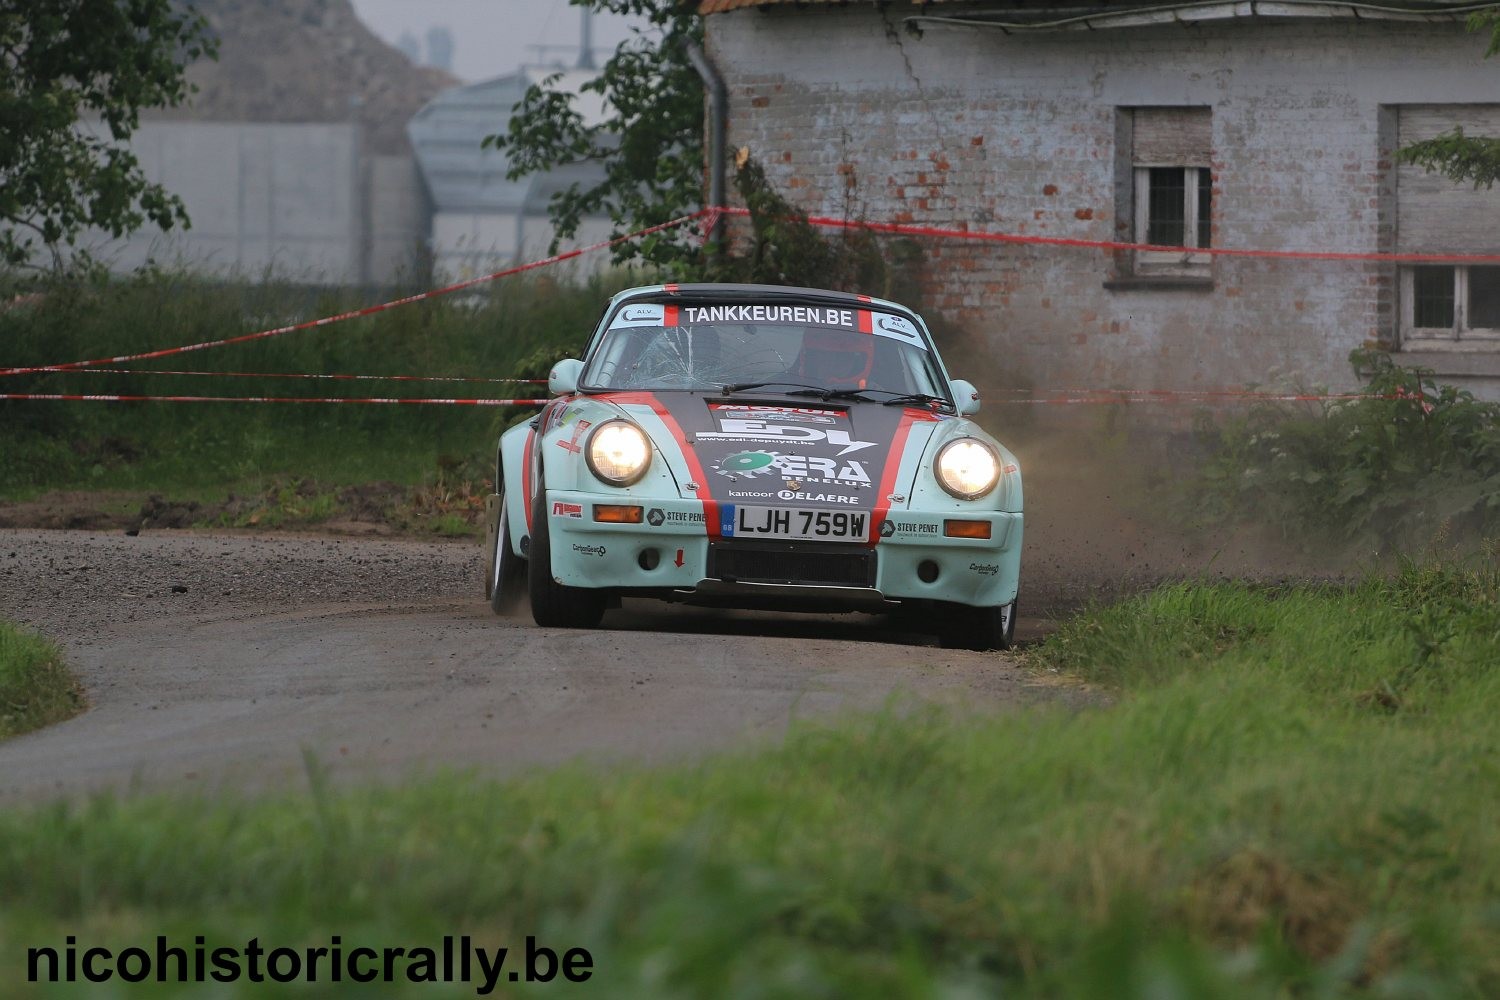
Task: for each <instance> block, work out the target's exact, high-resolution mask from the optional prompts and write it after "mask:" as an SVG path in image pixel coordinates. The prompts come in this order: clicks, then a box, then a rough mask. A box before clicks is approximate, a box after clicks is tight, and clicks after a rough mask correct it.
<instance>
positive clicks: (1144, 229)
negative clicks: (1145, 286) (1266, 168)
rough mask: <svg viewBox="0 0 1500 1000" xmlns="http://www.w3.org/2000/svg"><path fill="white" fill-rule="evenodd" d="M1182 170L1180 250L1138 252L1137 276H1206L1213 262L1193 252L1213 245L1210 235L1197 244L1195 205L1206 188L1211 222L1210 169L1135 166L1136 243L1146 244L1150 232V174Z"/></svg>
mask: <svg viewBox="0 0 1500 1000" xmlns="http://www.w3.org/2000/svg"><path fill="white" fill-rule="evenodd" d="M1162 168H1166V169H1171V170H1181V171H1182V172H1183V184H1182V199H1183V216H1182V218H1183V222H1182V232H1183V239H1184V240H1185V241H1188V240H1190V241H1192V242H1184V243H1183V248H1182V250H1181V251H1177V250H1137V251H1136V252H1135V264H1136V268H1137V273H1145V274H1161V273H1171V274H1192V275H1203V276H1207V274H1208V269H1209V265H1210V264H1211V263H1212V262H1213V255H1212V254H1208V253H1197V252H1195V251H1200V250H1205V249H1208V248H1209V247H1211V246H1212V239H1213V237H1212V234H1211V232H1210V236H1209V242H1208V243H1200V242H1199V239H1200V233H1201V228H1200V222H1201V221H1202V220H1201V218H1200V216H1199V212H1198V203H1199V199H1200V196H1201V195H1202V188H1203V186H1205V185H1207V187H1208V190H1209V220H1210V225H1211V224H1212V219H1213V170H1212V168H1210V167H1204V166H1191V165H1189V164H1185V163H1134V164H1133V165H1132V169H1133V170H1134V180H1135V198H1134V201H1135V229H1134V234H1135V242H1136V243H1147V242H1148V240H1147V236H1148V235H1149V234H1150V232H1151V171H1152V170H1156V169H1162Z"/></svg>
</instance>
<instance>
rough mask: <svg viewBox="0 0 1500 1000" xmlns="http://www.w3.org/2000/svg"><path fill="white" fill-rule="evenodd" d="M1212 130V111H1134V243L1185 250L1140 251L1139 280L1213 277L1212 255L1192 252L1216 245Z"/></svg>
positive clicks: (1137, 270)
mask: <svg viewBox="0 0 1500 1000" xmlns="http://www.w3.org/2000/svg"><path fill="white" fill-rule="evenodd" d="M1212 126H1213V118H1212V113H1211V112H1210V110H1209V109H1208V108H1134V109H1132V110H1131V157H1130V158H1131V166H1132V171H1133V174H1134V199H1133V200H1134V223H1135V225H1134V230H1133V234H1132V238H1133V242H1136V243H1149V244H1151V245H1152V246H1159V247H1181V248H1182V249H1181V250H1180V251H1157V250H1142V251H1138V252H1137V253H1136V254H1135V261H1134V269H1135V273H1136V275H1137V276H1150V275H1170V276H1179V277H1203V278H1207V277H1208V276H1209V264H1210V257H1209V255H1208V254H1205V253H1195V252H1194V251H1196V250H1201V249H1204V248H1207V247H1209V246H1211V245H1212V232H1213V173H1212V171H1211V170H1210V169H1209V150H1210V145H1211V142H1212V131H1213V129H1212Z"/></svg>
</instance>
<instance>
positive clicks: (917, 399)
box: [880, 392, 953, 410]
mask: <svg viewBox="0 0 1500 1000" xmlns="http://www.w3.org/2000/svg"><path fill="white" fill-rule="evenodd" d="M880 402H881V404H882V405H884V406H911V405H916V406H931V405H932V404H933V403H937V404H939V405H940V406H942V407H944V408H945V409H950V410H951V409H953V404H952V403H950V402H948V401H947V400H946V399H944V398H943V397H942V396H934V395H932V394H931V393H927V392H906V393H902V394H901V395H899V396H892V397H891V398H890V399H882V400H881V401H880Z"/></svg>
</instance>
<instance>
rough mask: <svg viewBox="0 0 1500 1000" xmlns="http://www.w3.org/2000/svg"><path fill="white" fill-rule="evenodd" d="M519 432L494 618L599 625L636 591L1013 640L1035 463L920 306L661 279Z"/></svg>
mask: <svg viewBox="0 0 1500 1000" xmlns="http://www.w3.org/2000/svg"><path fill="white" fill-rule="evenodd" d="M548 382H549V388H550V390H551V393H552V395H553V399H552V400H551V401H550V402H549V403H548V404H547V406H546V408H545V409H544V410H542V412H541V414H540V415H539V416H537V417H536V419H534V420H532V421H531V422H530V423H528V424H521V425H518V426H516V427H512V428H511V429H510V430H508V431H506V432H505V433H504V435H502V436H501V438H500V447H499V454H498V457H497V460H496V468H495V491H494V494H493V495H492V496H491V497H490V499H489V538H488V543H487V544H488V552H489V560H488V570H487V572H486V577H485V589H486V592H487V594H488V596H489V598H490V603H491V606H492V607H493V608H494V609H495V610H496V611H497V612H499V611H504V610H507V609H508V608H510V607H513V606H515V605H517V604H518V603H519V602H520V601H521V600H523V599H529V601H530V604H531V613H532V616H533V617H534V618H535V619H536V622H537V624H539V625H544V626H551V627H562V628H591V627H593V626H595V625H597V624H598V623H599V621H600V619H601V618H602V616H603V614H604V611H605V609H606V607H608V606H611V605H613V604H616V603H617V602H618V598H620V597H641V598H656V599H661V600H666V601H677V602H683V603H688V604H699V605H712V606H720V607H736V608H766V609H781V610H788V611H803V612H828V611H866V612H876V613H880V612H897V611H905V612H915V614H905V615H903V618H905V619H906V620H907V621H909V622H915V623H919V627H923V628H926V629H928V630H930V631H932V632H934V633H936V635H937V636H938V638H939V640H940V641H941V642H942V644H943V645H945V646H950V647H962V648H971V649H992V648H999V649H1004V648H1006V647H1007V646H1009V645H1010V643H1011V639H1012V636H1013V635H1014V630H1015V610H1016V591H1017V587H1018V583H1019V579H1020V566H1021V472H1020V469H1019V467H1018V466H1017V463H1016V459H1015V456H1013V455H1012V454H1011V453H1010V452H1008V451H1006V450H1005V448H1004V447H1002V446H1001V445H1000V443H999V442H997V441H996V440H995V439H994V438H992V437H990V436H989V435H988V434H986V433H985V432H984V431H983V430H981V429H980V428H979V427H978V426H977V425H976V424H975V423H974V422H973V421H972V420H970V419H969V417H970V415H971V414H973V413H974V412H975V411H977V410H978V409H979V395H978V393H977V392H976V391H975V389H974V387H973V386H972V385H971V384H970V383H968V382H966V381H963V380H962V379H950V378H949V377H948V372H947V370H946V369H945V368H944V366H943V362H942V359H941V358H940V357H938V353H937V349H936V348H935V347H934V345H933V342H932V337H931V335H930V334H929V333H928V330H927V327H926V325H925V324H924V323H923V322H922V319H921V317H919V316H918V315H917V314H916V313H914V312H912V311H911V310H909V309H907V308H905V307H904V306H900V305H897V304H895V303H894V302H886V301H882V300H880V299H874V298H870V297H868V296H864V295H851V294H848V293H844V292H829V291H819V290H815V289H809V288H785V287H777V286H762V285H719V284H699V285H688V284H684V285H653V286H650V287H645V288H632V289H629V290H627V291H624V292H621V293H620V294H618V295H616V296H615V297H614V298H613V299H611V300H610V302H609V306H608V308H606V310H605V312H604V316H603V319H602V320H601V321H600V323H599V326H598V328H597V329H596V330H595V331H594V335H593V337H592V339H591V340H590V341H589V344H588V348H587V349H586V351H585V352H584V357H583V359H582V360H575V359H570V360H566V361H561V362H558V364H557V365H556V366H555V367H554V368H553V369H552V373H551V376H550V378H549V380H548Z"/></svg>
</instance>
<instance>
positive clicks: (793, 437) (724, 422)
mask: <svg viewBox="0 0 1500 1000" xmlns="http://www.w3.org/2000/svg"><path fill="white" fill-rule="evenodd" d="M698 440H699V441H756V442H760V441H765V442H780V443H786V444H795V443H797V442H808V443H817V442H827V443H828V444H829V445H832V446H833V447H835V448H838V449H840V450H839V452H838V454H839V455H840V456H843V455H848V454H851V453H853V452H856V451H863V450H864V449H866V448H873V447H875V442H874V441H855V440H854V439H852V438H851V437H850V436H849V432H848V431H846V430H844V429H843V428H839V427H830V428H826V429H825V428H822V427H803V426H800V425H797V424H792V425H787V424H779V423H771V422H769V421H767V420H760V419H755V420H751V419H740V418H738V417H730V418H724V419H721V420H720V421H719V429H718V430H717V431H701V432H699V434H698Z"/></svg>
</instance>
